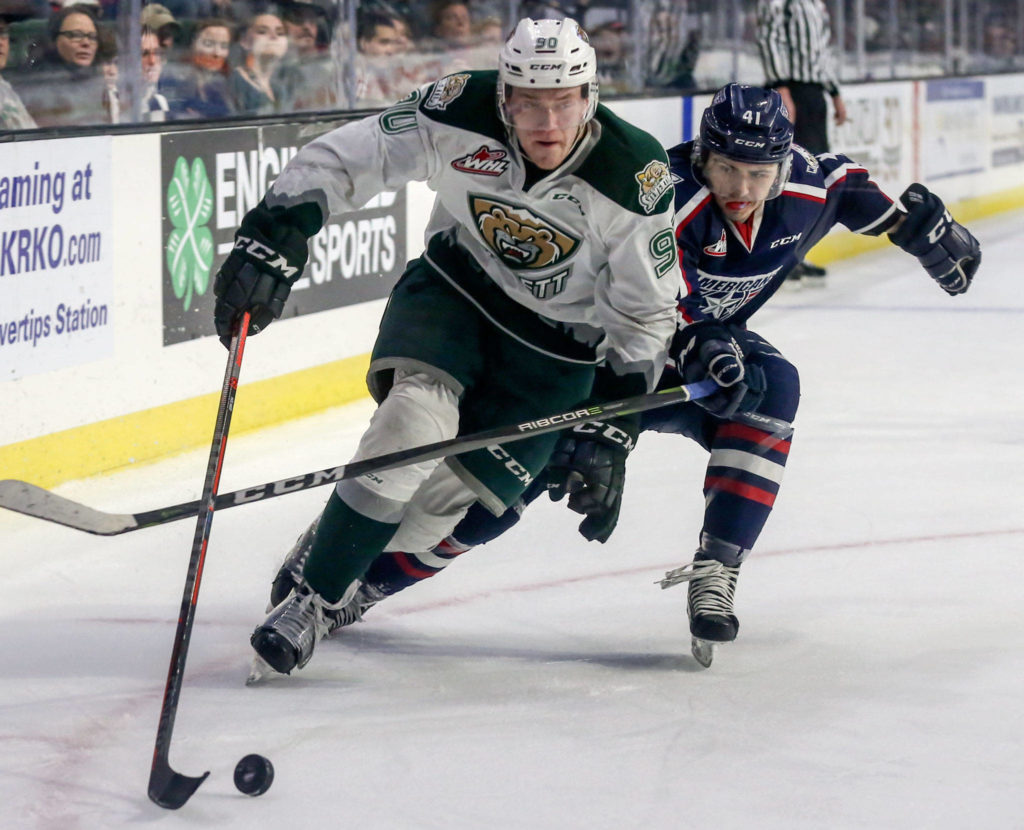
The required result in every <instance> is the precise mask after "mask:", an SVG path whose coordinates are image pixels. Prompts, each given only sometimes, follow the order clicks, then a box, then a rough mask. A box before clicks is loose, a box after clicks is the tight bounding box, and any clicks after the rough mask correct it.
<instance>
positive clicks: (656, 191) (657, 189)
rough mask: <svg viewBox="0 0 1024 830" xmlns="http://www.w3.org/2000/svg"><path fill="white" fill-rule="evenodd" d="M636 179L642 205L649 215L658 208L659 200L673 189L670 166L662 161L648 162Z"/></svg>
mask: <svg viewBox="0 0 1024 830" xmlns="http://www.w3.org/2000/svg"><path fill="white" fill-rule="evenodd" d="M634 178H636V180H637V182H638V183H639V185H640V205H641V206H642V207H643V209H644V210H645V211H647V213H651V212H652V211H653V210H654V209H655V208H656V207H657V206H658V200H659V199H661V197H662V196H663V195H664V194H665V192H666V191H668V190H669V189H670V188H671V187H672V176H671V175H670V173H669V169H668V165H667V164H665V163H664V162H662V161H649V162H647V166H646V167H644V169H643V170H641V171H640V172H639V173H637V174H636V176H635V177H634Z"/></svg>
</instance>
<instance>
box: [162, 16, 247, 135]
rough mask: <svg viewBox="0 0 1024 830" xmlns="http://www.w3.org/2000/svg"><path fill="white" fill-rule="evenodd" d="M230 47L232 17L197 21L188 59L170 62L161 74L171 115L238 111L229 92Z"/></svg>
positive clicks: (181, 116)
mask: <svg viewBox="0 0 1024 830" xmlns="http://www.w3.org/2000/svg"><path fill="white" fill-rule="evenodd" d="M230 51H231V24H230V23H229V22H228V21H226V20H222V19H220V18H216V17H214V18H208V19H206V20H200V21H199V22H198V23H197V24H196V27H195V31H194V32H193V34H192V44H191V47H190V49H189V52H188V56H187V59H186V60H185V61H184V62H182V63H178V64H171V65H169V66H167V67H166V68H165V70H164V71H163V73H162V75H161V78H160V85H159V90H160V92H161V93H163V94H164V96H166V98H167V104H168V107H169V110H168V117H169V118H171V119H185V118H224V117H226V116H229V115H232V114H233V113H234V106H233V104H232V101H231V95H230V93H229V92H228V78H229V77H230V75H231V66H230V64H229V62H228V55H229V53H230Z"/></svg>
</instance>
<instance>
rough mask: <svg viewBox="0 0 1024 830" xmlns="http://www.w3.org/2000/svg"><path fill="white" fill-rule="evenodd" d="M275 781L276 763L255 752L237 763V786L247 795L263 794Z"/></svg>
mask: <svg viewBox="0 0 1024 830" xmlns="http://www.w3.org/2000/svg"><path fill="white" fill-rule="evenodd" d="M273 783H274V765H273V764H272V763H270V760H269V759H268V758H264V757H263V756H262V755H257V754H256V753H253V754H252V755H246V756H245V757H244V758H243V759H242V760H241V761H239V762H238V763H237V764H235V786H236V787H237V788H238V791H239V792H242V793H245V794H246V795H263V793H265V792H266V791H267V790H269V789H270V785H271V784H273Z"/></svg>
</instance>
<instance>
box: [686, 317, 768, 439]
mask: <svg viewBox="0 0 1024 830" xmlns="http://www.w3.org/2000/svg"><path fill="white" fill-rule="evenodd" d="M669 356H670V357H671V358H672V359H673V360H674V361H675V364H676V371H677V372H679V376H680V377H681V378H682V379H683V382H684V383H696V382H697V381H701V380H704V379H705V378H711V380H713V381H714V382H715V383H717V384H718V386H719V390H718V391H717V392H714V393H712V394H711V395H708V396H707V397H704V398H698V399H697V400H696V401H695V402H694V403H696V404H697V405H698V406H702V407H703V408H704V409H706V410H707V411H708V412H710V413H711V414H712V415H715V416H717V417H719V418H725V419H728V418H731V417H732V416H733V415H735V414H736V413H737V412H752V411H754V410H755V409H757V407H758V406H759V405H760V404H761V401H762V400H764V393H765V388H766V382H765V377H764V372H763V371H762V369H761V367H760V366H754V365H748V364H746V363H745V362H744V360H743V349H742V348H741V347H740V344H739V342H738V341H737V340H736V338H735V337H734V336H733V335H732V332H730V331H729V327H728V326H726V325H724V324H722V323H718V322H716V321H714V320H706V321H701V322H699V323H691V324H690V325H688V326H686V328H684V329H680V330H679V331H677V332H676V334H675V337H673V338H672V345H671V346H670V347H669Z"/></svg>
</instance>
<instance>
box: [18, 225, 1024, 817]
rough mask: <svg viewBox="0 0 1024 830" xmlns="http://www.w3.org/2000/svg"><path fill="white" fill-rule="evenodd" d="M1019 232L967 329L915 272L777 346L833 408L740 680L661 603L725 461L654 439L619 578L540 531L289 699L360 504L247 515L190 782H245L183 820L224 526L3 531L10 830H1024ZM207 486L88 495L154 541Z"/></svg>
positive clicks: (758, 570) (556, 516)
mask: <svg viewBox="0 0 1024 830" xmlns="http://www.w3.org/2000/svg"><path fill="white" fill-rule="evenodd" d="M1021 220H1022V216H1021V214H1019V213H1018V214H1015V215H1012V216H1005V217H1001V218H996V219H991V220H987V221H985V222H981V223H977V224H976V227H975V228H974V229H975V231H976V233H977V235H978V236H979V237H980V238H981V240H982V243H983V246H984V251H985V254H984V264H983V266H982V270H981V273H980V275H979V277H978V279H977V282H976V285H975V286H974V287H973V288H972V290H971V292H970V293H968V294H967V295H966V296H963V297H959V298H956V299H951V298H949V297H947V296H946V295H945V294H943V293H942V292H941V291H940V290H939V289H938V288H937V287H936V286H935V285H933V284H932V283H931V282H930V280H929V279H928V278H927V276H926V275H925V274H924V273H923V271H922V270H921V269H920V268H919V267H918V266H917V265H916V263H915V262H914V261H913V260H912V259H910V258H909V257H906V256H905V255H903V254H901V253H900V252H898V251H896V250H895V249H886V251H885V252H882V253H878V254H871V255H867V256H864V257H861V258H859V259H857V260H855V261H851V262H848V263H844V264H841V265H837V266H835V267H833V268H832V269H831V274H830V276H829V284H828V287H827V288H826V289H824V290H821V291H815V290H804V291H802V292H797V293H792V294H782V295H778V296H776V297H775V298H774V299H773V301H772V302H771V303H770V304H769V306H768V308H766V309H765V310H763V311H762V312H761V313H760V314H759V315H758V317H757V318H755V321H754V322H755V325H754V328H755V329H756V330H758V331H760V332H761V333H762V334H764V335H765V336H766V337H768V339H770V340H771V341H772V342H773V343H774V344H775V345H776V346H777V347H778V348H780V349H781V350H782V351H783V352H784V353H785V354H786V355H787V356H788V357H789V358H790V359H791V360H793V361H794V362H795V363H796V364H797V365H798V367H799V368H800V371H801V377H802V381H803V389H804V392H803V401H802V406H801V410H800V414H799V416H798V419H797V431H796V436H795V439H794V443H793V450H792V454H791V460H790V464H789V467H788V469H787V472H786V481H785V485H784V487H783V491H782V494H781V496H780V498H779V501H778V503H777V505H776V510H775V514H774V515H773V517H772V519H771V521H770V522H769V525H768V527H767V529H766V531H765V533H764V534H763V536H762V538H761V541H760V543H759V545H758V547H757V549H756V550H755V552H754V554H753V555H752V556H751V558H750V559H749V560H748V562H747V564H746V565H744V568H743V573H742V576H741V578H740V582H739V587H738V591H737V612H738V614H739V617H740V621H741V630H740V636H739V639H738V640H737V641H736V642H735V643H734V644H732V645H728V646H724V647H720V648H719V649H717V652H716V656H715V663H714V665H713V666H712V668H710V669H708V670H702V669H700V667H699V666H698V665H697V663H696V662H695V661H694V659H693V658H692V657H691V656H690V654H689V634H688V632H687V629H686V621H685V612H684V605H685V586H684V587H679V588H674V589H671V590H667V591H662V590H660V589H659V588H658V587H657V586H656V585H655V584H654V583H655V581H656V580H657V579H659V578H660V577H661V576H662V574H663V572H664V571H665V570H667V569H670V568H672V567H675V566H678V565H680V564H683V563H684V562H687V561H689V558H690V556H691V554H692V551H693V548H694V546H695V542H696V537H697V533H698V530H699V524H700V518H701V510H702V496H701V491H700V488H701V481H702V479H703V468H704V463H705V457H704V455H703V454H702V452H701V451H700V450H699V448H697V447H696V446H695V445H692V444H690V443H688V442H686V441H685V440H684V439H680V438H678V437H672V436H662V435H656V434H648V435H645V436H644V437H643V439H642V440H641V442H640V444H639V446H638V448H637V450H636V451H635V453H634V455H633V457H632V460H631V462H630V466H629V477H628V485H627V490H626V498H625V503H624V505H623V510H622V519H621V521H620V523H619V527H618V529H617V530H616V532H615V535H614V536H613V537H612V539H611V541H610V542H609V543H608V544H607V545H604V546H600V545H597V544H593V543H587V542H585V541H584V540H583V539H582V538H581V537H579V536H578V535H577V534H576V530H575V526H576V523H577V519H578V517H576V516H575V514H572V513H570V512H569V511H567V510H566V509H565V508H564V507H562V506H561V505H555V504H551V503H548V502H547V501H543V502H538V503H537V504H536V505H535V506H534V508H533V509H531V511H530V512H529V513H528V514H527V518H526V519H525V520H524V522H523V523H521V524H520V525H519V526H518V527H517V528H516V529H515V530H514V531H513V532H510V533H509V534H507V535H506V536H505V537H503V538H502V539H500V540H498V541H497V542H495V543H493V544H491V545H489V546H487V547H486V548H481V549H479V550H477V551H474V552H472V553H470V554H468V555H467V556H465V557H464V558H463V559H462V560H460V561H457V562H456V563H455V564H454V565H453V566H452V567H451V568H449V569H448V570H447V571H446V572H445V573H443V574H442V575H441V576H439V577H437V578H436V579H433V580H429V581H427V582H425V583H422V584H420V585H418V586H416V587H415V588H413V589H410V590H409V591H406V592H405V593H404V594H401V595H399V596H396V597H394V598H392V599H389V600H388V601H387V602H386V603H384V604H382V605H380V606H378V607H377V608H375V609H373V610H372V611H371V612H370V613H369V614H368V615H367V619H366V622H365V623H363V624H361V625H358V626H356V627H354V628H352V629H346V630H345V631H344V632H342V634H341V635H340V636H339V637H337V638H336V639H335V640H332V641H330V642H327V643H323V644H321V646H320V648H319V649H318V652H317V654H316V656H315V657H314V659H313V662H312V663H310V665H309V666H308V667H307V668H306V669H305V670H303V671H302V672H301V673H298V674H296V675H295V676H293V677H290V678H275V679H274V680H273V681H271V682H268V683H266V684H265V685H263V686H261V687H257V688H247V687H245V686H244V685H243V683H244V680H245V677H246V674H247V671H248V667H249V662H250V654H251V652H250V650H249V647H248V637H249V633H250V632H251V630H252V628H253V626H254V625H255V624H257V623H258V622H259V621H261V620H262V617H263V608H264V604H265V602H266V598H267V592H268V589H269V582H270V578H271V576H272V574H273V572H274V570H275V569H276V565H277V563H278V561H279V559H280V557H281V556H282V554H283V552H284V551H285V550H286V549H287V548H288V547H289V546H290V544H291V543H292V541H293V540H294V538H295V537H296V536H297V535H298V533H299V532H300V531H301V530H302V529H303V528H304V527H305V525H306V523H307V522H308V521H309V520H310V519H311V518H312V517H313V515H315V514H316V512H317V511H318V510H319V508H320V506H321V504H322V503H323V500H324V499H325V498H326V496H327V491H326V489H321V490H313V491H308V492H305V493H301V494H297V495H294V496H286V497H283V498H280V499H274V500H272V501H268V502H263V503H260V504H256V505H252V506H246V507H239V508H236V509H232V510H228V511H225V512H223V513H220V514H218V516H217V519H216V521H215V522H214V526H213V534H212V539H211V543H210V549H209V553H208V557H207V561H206V571H205V574H204V576H203V584H202V593H201V597H200V602H199V606H198V613H197V616H196V622H195V628H194V630H193V636H192V644H191V651H190V655H189V662H188V668H187V672H186V677H185V682H184V688H183V691H182V696H181V705H180V709H179V712H178V718H177V723H176V726H175V732H174V740H173V744H172V749H171V764H172V766H173V767H174V768H175V769H176V770H178V771H180V772H182V773H185V774H188V775H198V774H200V773H202V772H203V771H205V770H207V769H209V770H211V771H212V774H211V775H210V778H209V780H208V781H207V782H206V783H205V784H204V785H203V786H202V787H201V788H200V789H199V791H198V792H197V793H196V794H195V795H194V796H193V797H192V799H191V801H190V802H189V803H188V804H187V805H186V806H185V807H184V808H182V809H181V810H180V811H178V812H175V813H171V812H166V811H164V810H161V809H160V808H158V807H156V806H154V805H153V804H151V803H150V801H149V800H148V799H147V797H146V784H147V780H148V775H149V765H150V758H151V754H152V749H153V740H154V736H155V732H156V726H157V718H158V715H159V711H160V703H161V696H162V694H163V688H164V682H165V678H166V673H167V665H168V660H169V657H170V649H171V644H172V639H173V636H174V630H175V625H176V617H177V613H178V607H179V604H180V601H181V591H182V586H183V584H184V579H185V569H186V566H187V562H188V556H189V549H190V546H191V540H192V534H193V530H194V524H193V523H192V522H190V521H182V522H177V523H174V524H171V525H166V526H163V527H158V528H153V529H149V530H144V531H139V532H135V533H129V534H126V535H124V536H118V537H113V538H100V537H92V536H88V535H85V534H82V533H77V532H75V531H72V530H67V529H65V528H61V527H57V526H53V525H48V524H45V523H43V522H40V521H36V520H33V519H29V518H25V517H22V516H18V515H15V514H11V513H7V512H5V511H4V512H3V515H0V549H2V553H0V557H2V559H0V561H2V564H3V571H4V578H3V580H2V583H0V648H2V652H3V660H2V670H0V748H2V752H0V804H2V805H3V818H2V819H0V825H2V826H3V827H5V828H17V830H21V828H40V829H41V830H51V828H52V830H57V829H58V828H59V830H75V828H82V830H94V829H95V828H126V827H157V826H158V827H161V828H176V827H188V828H206V827H209V828H218V830H221V829H224V828H240V829H241V828H244V829H245V830H252V828H284V827H339V828H341V827H344V828H359V829H360V830H390V829H391V828H394V830H406V829H407V828H408V829H410V830H412V829H416V830H418V829H419V828H438V830H442V828H443V830H499V829H502V830H503V829H504V828H530V829H531V830H540V829H542V828H544V829H546V828H558V829H559V830H563V829H564V828H587V830H604V828H608V830H623V828H648V830H662V829H663V828H664V829H665V830H668V829H669V828H690V827H693V828H704V827H715V828H756V829H757V830H763V829H764V828H780V829H782V828H785V830H799V829H801V828H808V830H810V829H811V828H813V830H821V828H910V827H914V828H918V827H920V828H925V827H927V828H968V827H970V828H973V827H999V828H1004V827H1022V826H1024V818H1022V813H1021V809H1022V808H1021V804H1022V798H1021V781H1024V715H1022V708H1021V702H1022V701H1024V578H1022V576H1021V569H1022V565H1021V563H1022V561H1024V516H1022V510H1021V497H1022V492H1024V479H1022V476H1021V472H1020V470H1021V468H1022V466H1024V438H1022V432H1024V377H1022V369H1021V366H1022V359H1024V294H1022V291H1021V283H1020V273H1021V271H1020V268H1021V260H1022V258H1024V257H1022V255H1024V245H1022V243H1021V238H1020V230H1021ZM210 371H211V373H214V374H216V375H217V376H219V374H220V372H221V371H222V367H221V366H219V365H211V366H210ZM244 375H245V369H244V367H243V381H244ZM239 400H240V403H239V405H240V406H241V405H244V400H243V398H242V396H240V399H239ZM368 413H369V406H368V405H367V404H365V403H362V404H357V405H354V406H351V407H346V408H344V409H339V410H334V411H331V412H327V413H324V414H322V415H319V416H317V417H314V418H310V419H306V420H304V421H302V422H295V423H291V424H288V425H285V426H283V427H280V428H277V429H274V430H269V431H265V432H262V433H259V434H250V435H240V436H236V437H233V438H232V440H231V441H230V444H229V447H228V451H227V463H226V469H225V473H224V477H223V481H222V490H225V491H226V490H229V489H236V488H240V487H244V486H248V485H253V484H257V483H261V482H263V481H268V480H273V479H277V478H281V477H284V476H287V475H291V474H298V473H304V472H307V471H310V470H316V469H320V468H322V467H326V466H328V465H331V464H336V463H341V462H344V461H346V460H347V459H348V453H349V452H350V451H351V449H352V447H353V445H354V442H355V440H356V438H357V437H358V434H359V433H360V432H361V430H362V428H363V425H364V423H365V420H366V418H367V417H368ZM211 431H212V424H211ZM205 464H206V451H205V450H202V451H199V452H195V453H190V454H188V455H184V456H181V457H178V458H174V459H171V460H167V461H164V462H160V463H156V464H152V465H148V466H140V467H138V468H136V469H131V470H127V471H125V472H122V473H119V474H116V475H110V476H107V477H104V478H99V479H94V480H89V481H79V482H72V483H69V484H66V485H64V486H62V487H60V488H59V492H60V493H62V494H63V495H66V496H68V497H70V498H73V499H76V500H79V501H84V502H86V503H88V504H90V505H92V506H94V507H97V508H101V509H103V510H109V511H126V512H137V511H141V510H148V509H151V508H155V507H159V506H162V505H166V504H174V503H177V502H180V501H186V500H189V499H192V498H196V497H198V495H199V491H200V489H201V483H202V481H201V480H202V475H203V470H204V468H205ZM250 752H259V753H262V754H264V755H266V756H268V757H269V758H270V759H271V760H272V761H273V762H274V764H275V766H276V769H277V778H276V781H275V783H274V786H273V787H272V789H271V790H270V791H269V792H268V793H267V794H266V795H264V796H262V797H260V798H255V799H254V798H248V797H246V796H242V795H240V794H239V793H237V792H236V791H235V790H234V787H233V784H232V770H233V769H234V765H235V762H236V761H237V760H238V759H239V758H241V757H242V756H243V755H246V754H248V753H250Z"/></svg>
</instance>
